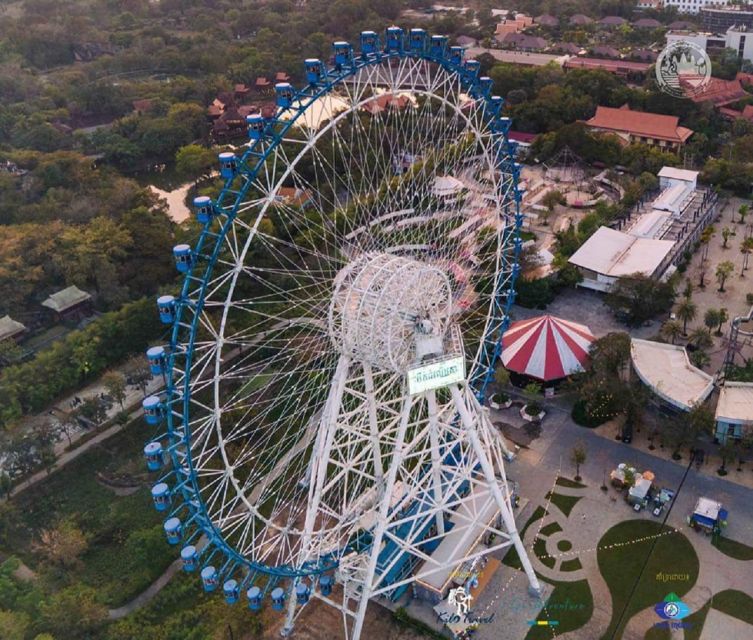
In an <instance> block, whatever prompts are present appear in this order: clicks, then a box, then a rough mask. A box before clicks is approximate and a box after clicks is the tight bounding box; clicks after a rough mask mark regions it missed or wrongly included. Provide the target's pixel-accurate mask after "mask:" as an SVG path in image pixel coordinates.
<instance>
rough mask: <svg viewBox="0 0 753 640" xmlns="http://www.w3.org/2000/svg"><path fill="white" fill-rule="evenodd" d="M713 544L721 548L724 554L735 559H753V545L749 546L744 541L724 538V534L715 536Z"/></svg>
mask: <svg viewBox="0 0 753 640" xmlns="http://www.w3.org/2000/svg"><path fill="white" fill-rule="evenodd" d="M711 544H713V545H714V546H715V547H716V548H717V549H719V551H721V552H722V553H723V554H724V555H726V556H729V557H730V558H734V559H735V560H753V547H749V546H748V545H747V544H743V543H742V542H737V541H736V540H732V539H731V538H724V537H722V536H714V537H713V540H712V541H711Z"/></svg>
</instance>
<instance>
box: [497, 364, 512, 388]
mask: <svg viewBox="0 0 753 640" xmlns="http://www.w3.org/2000/svg"><path fill="white" fill-rule="evenodd" d="M494 382H496V383H497V385H498V386H499V387H500V388H504V387H506V386H507V385H508V384H510V372H509V371H508V370H507V369H505V368H504V367H503V366H502V365H499V366H498V367H497V369H496V371H495V372H494Z"/></svg>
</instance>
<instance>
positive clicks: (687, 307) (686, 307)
mask: <svg viewBox="0 0 753 640" xmlns="http://www.w3.org/2000/svg"><path fill="white" fill-rule="evenodd" d="M696 311H697V307H696V306H695V302H693V301H692V300H688V299H687V298H684V299H683V300H680V304H678V305H677V312H676V313H677V317H678V319H679V320H681V321H682V333H683V335H687V333H688V322H691V321H692V320H695V314H696Z"/></svg>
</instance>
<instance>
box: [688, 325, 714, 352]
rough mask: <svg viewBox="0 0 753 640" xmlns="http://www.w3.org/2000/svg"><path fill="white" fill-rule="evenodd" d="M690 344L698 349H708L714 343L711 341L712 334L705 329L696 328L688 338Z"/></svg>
mask: <svg viewBox="0 0 753 640" xmlns="http://www.w3.org/2000/svg"><path fill="white" fill-rule="evenodd" d="M688 342H689V343H690V344H692V345H693V346H694V347H695V348H696V349H706V348H708V347H710V346H711V345H712V344H713V343H714V341H713V340H712V339H711V332H710V331H709V330H707V329H706V328H705V327H696V328H695V329H693V331H691V332H690V335H689V336H688Z"/></svg>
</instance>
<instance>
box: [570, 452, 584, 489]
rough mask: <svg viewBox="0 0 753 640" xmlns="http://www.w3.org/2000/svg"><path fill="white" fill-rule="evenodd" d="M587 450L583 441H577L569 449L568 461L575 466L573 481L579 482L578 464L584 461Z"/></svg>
mask: <svg viewBox="0 0 753 640" xmlns="http://www.w3.org/2000/svg"><path fill="white" fill-rule="evenodd" d="M586 457H587V450H586V445H585V444H584V443H583V442H577V443H576V444H575V446H574V447H573V448H572V450H571V451H570V462H572V463H573V466H574V467H575V481H576V482H580V480H581V477H580V465H582V464H584V463H585V462H586Z"/></svg>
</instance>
